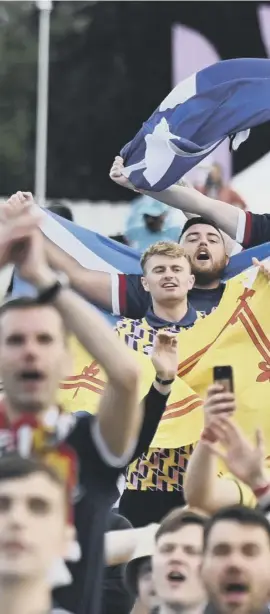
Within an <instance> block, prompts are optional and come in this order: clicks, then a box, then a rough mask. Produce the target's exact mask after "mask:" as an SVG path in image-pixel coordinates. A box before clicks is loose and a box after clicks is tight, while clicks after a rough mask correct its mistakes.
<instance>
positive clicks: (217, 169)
mask: <svg viewBox="0 0 270 614" xmlns="http://www.w3.org/2000/svg"><path fill="white" fill-rule="evenodd" d="M196 189H197V190H199V192H202V194H205V196H209V197H210V198H215V199H217V200H222V201H223V202H224V203H228V204H229V205H234V206H235V207H239V208H240V209H243V210H244V211H245V210H246V208H247V206H246V203H245V202H244V201H243V199H242V198H241V196H239V194H237V192H235V190H233V189H232V188H231V187H230V186H226V185H224V181H223V173H222V168H221V166H220V165H219V164H217V162H215V163H214V164H213V165H212V166H211V168H210V171H209V173H208V175H207V178H206V181H205V184H204V185H203V186H196Z"/></svg>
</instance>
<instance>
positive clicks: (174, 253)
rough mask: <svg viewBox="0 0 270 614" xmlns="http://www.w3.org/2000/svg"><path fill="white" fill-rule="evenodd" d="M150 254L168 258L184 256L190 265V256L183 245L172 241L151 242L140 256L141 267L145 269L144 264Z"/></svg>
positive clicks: (150, 256)
mask: <svg viewBox="0 0 270 614" xmlns="http://www.w3.org/2000/svg"><path fill="white" fill-rule="evenodd" d="M152 256H168V257H169V258H186V260H187V261H188V263H189V265H190V266H191V262H190V258H189V256H188V255H187V254H186V252H185V250H184V248H183V247H181V246H180V245H179V244H178V243H175V242H174V241H159V242H158V243H153V244H152V245H149V247H148V248H147V249H146V250H145V252H144V253H143V254H142V257H141V267H142V270H143V271H145V265H146V263H147V262H148V260H149V259H150V258H152Z"/></svg>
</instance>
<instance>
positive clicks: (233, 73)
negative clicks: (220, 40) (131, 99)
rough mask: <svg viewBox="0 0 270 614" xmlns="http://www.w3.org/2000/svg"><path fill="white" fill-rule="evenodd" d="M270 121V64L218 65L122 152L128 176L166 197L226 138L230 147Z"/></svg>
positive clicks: (189, 82)
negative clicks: (174, 186) (230, 143)
mask: <svg viewBox="0 0 270 614" xmlns="http://www.w3.org/2000/svg"><path fill="white" fill-rule="evenodd" d="M269 119H270V60H266V59H252V58H251V59H235V60H225V61H223V62H217V63H216V64H214V65H213V66H209V67H208V68H205V69H204V70H200V71H199V72H197V73H195V74H193V75H191V77H189V78H188V79H185V81H183V82H181V83H179V84H178V85H177V86H176V87H175V88H174V89H173V90H172V92H171V93H170V94H169V95H168V96H167V97H166V98H165V100H163V102H162V103H161V104H160V105H159V107H158V108H157V109H156V111H155V112H154V113H153V115H151V117H150V118H149V119H148V120H147V121H146V122H145V123H144V124H143V126H142V128H141V129H140V130H139V132H138V133H137V134H136V136H135V137H134V139H133V140H132V141H130V143H128V144H127V145H125V147H123V149H122V151H121V156H122V157H123V158H124V166H125V169H124V175H125V176H126V177H129V179H130V181H131V182H132V183H133V185H134V186H135V187H136V188H138V189H142V190H149V191H151V190H152V191H156V192H159V191H162V190H165V189H166V188H168V187H169V186H171V185H173V184H174V183H176V182H177V181H178V180H179V179H180V178H181V177H183V176H184V175H185V174H186V173H187V172H188V171H189V170H190V169H191V168H193V167H194V166H196V165H197V164H199V162H201V160H203V158H205V157H206V156H207V155H208V154H210V153H211V152H212V151H213V150H214V149H215V148H216V147H218V145H220V143H222V141H224V140H225V139H226V138H227V137H234V139H233V140H232V147H233V148H234V149H237V147H238V146H239V144H240V143H241V142H243V141H245V140H246V139H247V138H248V136H249V130H250V128H252V127H253V126H257V125H258V124H261V123H263V122H266V121H268V120H269Z"/></svg>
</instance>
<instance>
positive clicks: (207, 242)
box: [180, 224, 228, 285]
mask: <svg viewBox="0 0 270 614" xmlns="http://www.w3.org/2000/svg"><path fill="white" fill-rule="evenodd" d="M180 245H181V246H183V247H184V249H185V252H186V253H187V254H188V256H189V257H190V260H191V266H192V273H193V274H194V275H195V283H197V284H200V285H204V284H208V283H210V282H211V281H216V280H219V279H220V278H221V276H222V273H223V271H224V269H225V267H226V265H227V264H228V257H227V255H226V252H225V245H224V242H223V239H222V236H221V234H220V233H219V232H218V231H217V230H216V229H215V228H214V227H213V226H210V225H208V224H194V225H193V226H191V227H190V228H188V230H187V231H186V232H185V233H184V235H183V237H182V238H181V240H180Z"/></svg>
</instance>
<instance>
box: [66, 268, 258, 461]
mask: <svg viewBox="0 0 270 614" xmlns="http://www.w3.org/2000/svg"><path fill="white" fill-rule="evenodd" d="M252 276H253V279H252ZM269 305H270V285H269V283H268V281H267V280H266V279H265V278H264V276H263V275H262V274H261V273H259V274H257V270H255V269H251V270H249V271H246V272H245V273H242V274H241V275H238V276H237V277H235V278H233V279H232V280H230V281H229V282H228V283H227V285H226V288H225V291H224V295H223V298H222V300H221V302H220V305H219V306H218V308H217V309H216V310H215V311H214V312H213V313H212V314H211V315H209V316H207V317H206V318H204V319H199V320H198V321H197V322H196V323H195V325H194V327H193V328H191V329H189V330H182V331H181V332H180V333H179V368H178V377H177V378H176V381H175V383H174V384H173V388H172V393H171V396H170V399H169V404H168V405H167V408H166V411H165V412H164V415H163V418H162V420H161V422H160V425H159V428H158V430H157V433H156V435H155V438H154V440H153V442H152V443H151V448H152V447H153V448H178V447H180V446H184V445H188V444H191V443H194V442H196V441H197V440H198V439H199V436H200V432H201V430H202V412H201V407H202V400H203V398H204V396H205V394H206V390H207V388H208V386H209V385H210V384H211V383H212V381H213V367H214V366H216V365H231V366H232V368H233V371H234V381H235V392H236V399H237V411H236V421H237V422H238V424H239V425H240V426H241V427H242V428H243V429H244V430H245V432H246V434H248V435H253V433H254V430H255V428H258V426H260V427H261V428H262V429H263V431H264V434H265V439H266V444H267V453H268V454H269V453H270V419H269V391H270V386H269V382H270V341H269V334H270V315H269ZM116 331H117V334H118V335H119V337H120V339H122V340H123V341H124V342H125V343H127V345H128V346H129V347H130V348H131V351H135V352H136V355H137V357H138V362H139V364H140V365H141V372H142V377H141V380H142V381H141V397H142V398H143V396H144V395H145V394H147V392H148V390H149V388H150V386H151V383H152V382H153V380H154V378H155V372H154V368H153V366H152V363H151V356H150V355H151V347H152V344H153V340H154V337H155V334H156V331H155V330H154V329H151V328H150V327H149V325H148V324H147V322H146V321H145V320H144V319H142V320H136V321H134V320H128V319H123V320H121V321H120V322H119V323H118V324H117V326H116ZM71 344H72V351H73V355H74V374H73V375H71V376H70V377H68V378H67V379H66V380H65V381H64V382H62V384H61V390H60V402H61V403H63V404H64V405H65V407H66V409H67V410H68V411H78V410H86V411H89V412H90V413H95V412H96V411H97V405H98V402H99V399H100V395H101V394H102V392H103V389H104V386H105V383H106V377H105V374H104V372H103V370H102V369H101V368H100V366H99V365H98V364H97V363H96V361H95V360H93V359H92V358H91V357H90V356H89V355H88V354H87V353H86V352H85V351H84V350H83V348H82V347H81V346H80V345H79V344H78V342H77V341H76V340H74V339H72V340H71ZM116 360H117V357H116Z"/></svg>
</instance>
